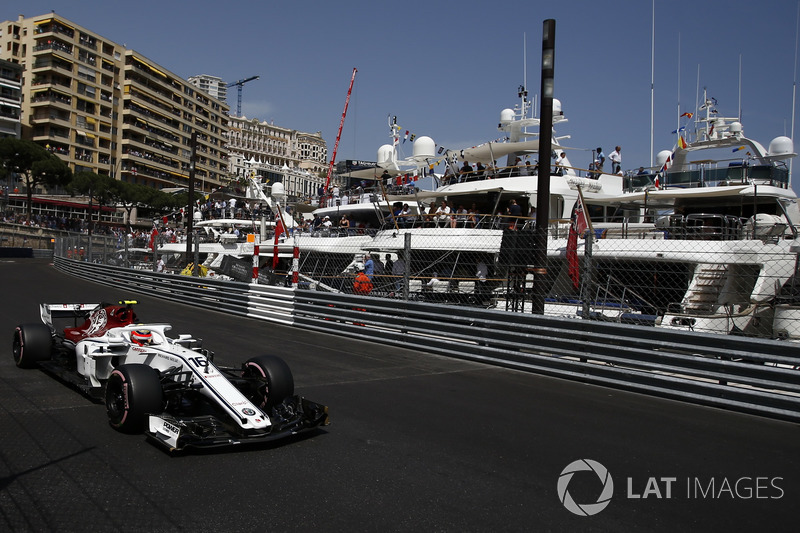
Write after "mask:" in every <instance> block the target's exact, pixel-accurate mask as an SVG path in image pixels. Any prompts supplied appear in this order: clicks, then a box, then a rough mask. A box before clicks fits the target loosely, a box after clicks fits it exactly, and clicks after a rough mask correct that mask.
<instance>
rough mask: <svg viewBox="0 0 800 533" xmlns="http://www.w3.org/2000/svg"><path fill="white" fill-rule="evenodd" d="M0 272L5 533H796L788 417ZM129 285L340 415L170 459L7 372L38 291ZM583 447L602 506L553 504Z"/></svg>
mask: <svg viewBox="0 0 800 533" xmlns="http://www.w3.org/2000/svg"><path fill="white" fill-rule="evenodd" d="M0 279H2V303H0V331H5V332H6V339H7V342H8V344H7V345H6V350H5V351H4V352H3V353H4V354H5V355H4V356H3V357H1V358H0V435H1V436H0V530H2V531H80V532H84V531H147V532H156V531H257V530H258V531H265V530H272V531H311V530H314V531H459V532H461V531H543V530H552V531H577V530H580V531H585V530H596V531H609V530H610V531H632V530H640V531H700V530H702V531H728V532H730V531H747V530H756V529H758V530H775V531H788V530H792V531H796V530H797V520H798V519H797V513H796V510H797V504H798V501H800V459H799V458H798V457H799V455H800V454H798V451H797V450H798V426H797V425H795V424H790V423H786V422H778V421H774V420H768V419H762V418H758V417H753V416H748V415H741V414H736V413H732V412H726V411H723V410H717V409H711V408H705V407H697V406H693V405H689V404H685V403H680V402H673V401H667V400H661V399H655V398H649V397H647V396H643V395H638V394H632V393H626V392H620V391H616V390H612V389H606V388H602V387H596V386H591V385H584V384H578V383H572V382H569V381H563V380H558V379H552V378H547V377H541V376H536V375H533V374H528V373H524V372H518V371H512V370H506V369H502V368H495V367H492V366H486V365H482V364H476V363H471V362H465V361H459V360H454V359H448V358H444V357H439V356H435V355H430V354H426V353H420V352H416V351H410V350H403V349H400V348H394V347H385V346H381V345H379V344H371V343H367V342H361V341H353V340H349V339H345V338H343V337H337V336H332V335H323V334H318V333H310V332H307V331H303V330H299V329H294V328H289V327H282V326H276V325H272V324H269V323H267V322H263V321H256V320H248V319H243V318H240V317H232V316H227V315H225V314H222V313H215V312H209V311H202V310H201V311H196V310H194V309H192V308H191V307H189V306H186V305H181V304H175V303H169V302H163V301H161V300H158V299H155V298H152V297H150V296H148V295H143V294H136V293H131V292H129V291H125V290H124V289H120V290H115V289H111V288H108V287H104V286H101V285H95V284H92V283H89V282H85V281H82V280H78V279H75V278H72V277H70V276H67V275H65V274H62V273H60V272H58V271H57V270H55V269H54V268H53V267H52V265H50V264H49V263H48V262H47V261H44V260H35V259H23V260H5V261H3V262H0ZM131 297H135V298H136V299H138V300H139V301H140V304H139V306H138V308H137V311H138V314H139V317H140V318H141V319H143V320H145V321H147V320H149V321H157V322H170V323H172V324H173V325H174V329H173V333H175V334H176V335H177V334H178V333H181V332H187V333H188V332H191V333H193V334H195V335H196V336H198V337H201V338H203V339H204V345H205V346H206V347H207V348H211V349H212V350H214V351H215V352H216V356H217V361H219V362H221V363H223V364H231V365H232V364H238V363H240V362H242V361H244V360H245V359H247V358H248V357H250V356H252V355H255V354H259V353H277V354H281V355H282V356H283V357H284V358H285V359H286V360H287V361H288V362H289V364H290V366H291V367H292V370H293V373H294V376H295V382H296V389H297V391H298V392H299V393H300V394H303V395H305V396H307V397H308V398H310V399H312V400H315V401H318V402H321V403H325V404H327V405H329V406H330V410H331V416H332V424H331V425H330V426H328V427H327V428H325V429H324V430H319V431H317V432H315V433H313V434H309V435H306V436H303V437H299V438H293V439H291V440H288V441H282V442H280V443H277V444H270V445H267V446H259V447H248V448H236V449H232V450H226V451H218V452H213V453H201V454H186V455H182V456H178V457H171V456H169V455H168V454H166V453H165V452H163V451H162V450H161V449H160V448H157V447H156V446H154V445H152V444H151V443H149V442H148V441H147V440H146V439H145V438H144V437H140V436H131V435H123V434H120V433H117V432H115V431H114V430H113V429H111V428H110V427H109V426H108V424H107V421H106V414H105V408H104V406H102V405H99V404H95V403H92V402H90V401H89V400H87V399H86V398H84V397H83V396H81V395H80V394H79V393H77V392H76V391H74V390H72V389H70V388H68V387H67V386H65V385H63V384H61V383H60V382H58V381H56V380H55V379H54V378H52V377H50V376H48V375H47V374H45V373H43V372H41V371H39V370H27V371H26V370H20V369H17V368H16V367H15V366H14V364H13V360H12V357H11V338H12V331H13V328H14V326H15V325H16V324H18V323H24V322H31V321H33V322H35V321H38V304H39V303H40V302H44V301H49V302H78V301H84V302H96V301H114V300H119V299H123V298H131ZM578 459H592V460H594V461H597V462H599V463H600V464H602V465H603V466H604V467H605V468H607V470H608V473H609V474H610V477H611V479H612V480H613V483H614V490H613V497H612V498H611V500H610V502H609V503H608V505H607V507H606V508H605V509H603V510H602V511H600V512H599V513H597V514H594V515H593V516H577V515H575V514H573V513H571V512H570V511H568V510H567V509H566V508H565V506H564V505H562V503H561V501H560V499H559V492H558V490H557V485H558V480H559V477H560V475H561V473H562V471H563V470H564V469H565V468H566V467H567V465H569V464H570V463H572V462H573V461H575V460H578ZM672 478H674V480H673V481H670V480H671V479H672ZM566 481H569V482H568V483H566ZM564 482H565V485H564V487H566V490H567V493H568V494H569V496H570V497H571V498H572V499H573V501H574V502H575V503H576V504H579V505H584V504H592V503H595V502H597V500H598V498H599V497H600V495H601V494H602V487H603V485H602V483H601V481H600V480H599V478H598V477H597V475H595V474H594V473H593V472H591V471H583V472H578V473H576V474H575V475H574V477H573V478H572V479H571V480H569V479H568V477H565V478H564ZM668 489H669V490H668ZM637 496H638V497H637ZM667 496H669V497H667Z"/></svg>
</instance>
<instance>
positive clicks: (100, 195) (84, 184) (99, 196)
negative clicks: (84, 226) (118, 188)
mask: <svg viewBox="0 0 800 533" xmlns="http://www.w3.org/2000/svg"><path fill="white" fill-rule="evenodd" d="M115 182H116V180H115V179H114V178H112V177H111V176H105V175H101V174H95V173H94V172H86V171H82V172H77V173H76V174H75V175H74V176H73V177H72V181H71V182H70V184H69V185H68V186H67V189H68V190H70V191H71V192H77V193H80V194H83V195H85V196H88V197H89V235H91V234H92V229H93V222H92V202H93V201H95V200H96V201H97V205H98V207H99V208H100V209H102V208H103V206H104V205H107V204H108V202H109V201H110V200H111V199H112V198H113V196H114V191H115ZM97 217H98V220H99V219H100V214H99V212H98V215H97Z"/></svg>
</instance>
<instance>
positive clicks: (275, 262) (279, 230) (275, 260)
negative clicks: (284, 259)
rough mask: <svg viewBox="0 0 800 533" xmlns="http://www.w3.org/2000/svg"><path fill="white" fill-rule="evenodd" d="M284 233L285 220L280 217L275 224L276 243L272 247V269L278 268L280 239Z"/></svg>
mask: <svg viewBox="0 0 800 533" xmlns="http://www.w3.org/2000/svg"><path fill="white" fill-rule="evenodd" d="M282 234H283V222H282V221H281V219H280V217H278V223H277V224H275V245H274V246H273V248H272V270H275V269H276V268H278V239H280V237H281V235H282Z"/></svg>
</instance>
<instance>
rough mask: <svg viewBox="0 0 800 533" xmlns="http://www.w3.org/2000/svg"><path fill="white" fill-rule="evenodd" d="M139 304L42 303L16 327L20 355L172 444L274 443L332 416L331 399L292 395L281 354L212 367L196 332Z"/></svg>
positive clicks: (119, 425) (24, 362)
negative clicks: (145, 318) (156, 317)
mask: <svg viewBox="0 0 800 533" xmlns="http://www.w3.org/2000/svg"><path fill="white" fill-rule="evenodd" d="M135 303H136V302H135V301H126V302H120V305H111V304H105V303H100V304H91V303H63V304H62V303H59V304H41V305H40V309H41V318H42V323H34V324H22V325H19V326H17V327H16V329H15V331H14V343H13V351H14V362H15V363H16V365H17V366H18V367H20V368H35V367H42V368H44V369H45V370H47V371H49V372H51V373H53V374H55V375H56V376H58V377H59V378H61V379H63V380H64V381H67V382H68V383H71V384H73V385H75V386H77V387H78V388H79V389H80V390H81V391H83V392H84V393H85V394H87V395H88V396H90V397H91V398H93V399H95V400H99V401H103V400H104V401H105V404H106V410H107V412H108V418H109V422H110V423H111V425H112V426H113V427H115V428H116V429H118V430H121V431H124V432H130V433H136V432H141V431H144V432H145V433H146V434H147V435H148V436H149V437H151V438H152V439H153V440H154V441H156V442H158V443H160V444H162V445H163V446H165V447H167V448H168V449H169V450H170V451H173V450H181V449H184V448H187V447H213V446H226V445H231V444H239V443H245V442H263V441H270V440H275V439H278V438H282V437H286V436H288V435H292V434H295V433H298V432H300V431H302V430H305V429H309V428H314V427H318V426H323V425H327V424H328V408H327V407H326V406H324V405H320V404H318V403H314V402H312V401H309V400H307V399H305V398H303V397H301V396H297V395H295V394H294V378H293V377H292V373H291V370H290V369H289V366H288V365H287V364H286V362H285V361H283V359H280V358H279V357H276V356H272V355H263V356H257V357H253V358H251V359H249V360H247V361H246V362H245V363H244V364H243V365H242V366H241V367H240V368H225V367H219V366H216V365H214V363H213V353H212V352H210V351H208V350H206V349H203V348H202V347H201V346H200V344H201V343H200V341H199V340H197V339H194V338H192V336H191V335H185V334H184V335H179V336H178V338H170V337H168V336H167V331H169V330H170V329H171V326H170V325H169V324H140V323H138V319H137V317H136V314H135V313H134V311H133V304H135ZM56 320H58V321H59V326H62V325H63V321H65V320H66V321H70V322H72V325H71V326H66V327H57V326H56V324H55V321H56Z"/></svg>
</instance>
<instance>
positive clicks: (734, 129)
mask: <svg viewBox="0 0 800 533" xmlns="http://www.w3.org/2000/svg"><path fill="white" fill-rule="evenodd" d="M728 131H730V132H731V133H733V134H734V135H738V134H739V133H742V123H741V122H731V124H730V126H728Z"/></svg>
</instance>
